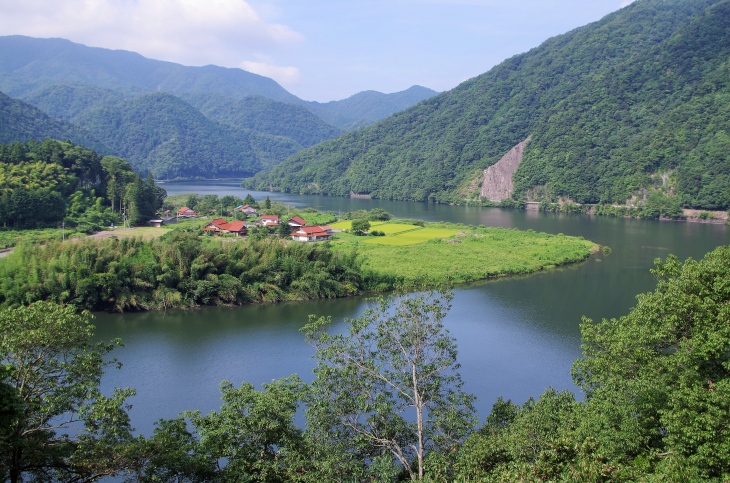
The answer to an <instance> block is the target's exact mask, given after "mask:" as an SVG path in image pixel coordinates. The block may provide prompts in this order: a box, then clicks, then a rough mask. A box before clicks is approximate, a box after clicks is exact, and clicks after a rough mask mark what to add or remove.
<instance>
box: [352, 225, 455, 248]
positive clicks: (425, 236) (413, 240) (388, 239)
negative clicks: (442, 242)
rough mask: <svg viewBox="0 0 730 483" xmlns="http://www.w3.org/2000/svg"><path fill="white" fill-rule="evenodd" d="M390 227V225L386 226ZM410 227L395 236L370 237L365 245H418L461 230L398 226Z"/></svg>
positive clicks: (449, 235)
mask: <svg viewBox="0 0 730 483" xmlns="http://www.w3.org/2000/svg"><path fill="white" fill-rule="evenodd" d="M385 226H388V225H385ZM398 226H405V227H408V228H407V231H405V233H401V232H395V233H393V234H388V232H387V231H386V234H388V236H379V237H368V238H367V239H366V240H364V243H367V244H371V245H392V246H405V245H416V244H418V243H424V242H427V241H429V240H434V239H439V238H448V237H451V236H454V235H456V234H457V233H459V230H455V229H448V228H421V227H418V226H413V225H398ZM382 228H383V227H378V230H381V231H384V230H382Z"/></svg>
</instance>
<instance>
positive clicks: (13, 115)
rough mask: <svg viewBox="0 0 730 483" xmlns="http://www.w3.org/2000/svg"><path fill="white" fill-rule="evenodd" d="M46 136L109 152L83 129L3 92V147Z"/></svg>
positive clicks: (0, 113) (0, 95)
mask: <svg viewBox="0 0 730 483" xmlns="http://www.w3.org/2000/svg"><path fill="white" fill-rule="evenodd" d="M47 137H51V138H56V139H69V140H71V141H74V142H76V143H79V144H83V145H84V146H87V147H89V148H91V149H96V150H101V151H105V150H106V149H107V148H106V147H105V146H104V145H103V144H102V143H101V142H99V140H98V139H96V138H94V136H92V135H91V134H90V133H89V132H87V131H86V130H84V129H83V128H79V127H78V126H74V125H72V124H70V123H68V122H65V121H60V120H57V119H53V118H52V117H50V116H49V115H47V114H46V113H44V112H43V111H41V110H40V109H38V108H36V107H34V106H32V105H30V104H28V103H26V102H23V101H20V100H17V99H12V98H10V97H8V96H6V95H5V94H3V93H2V92H0V144H7V143H11V142H13V141H20V142H25V141H28V140H30V139H41V140H42V139H43V138H47Z"/></svg>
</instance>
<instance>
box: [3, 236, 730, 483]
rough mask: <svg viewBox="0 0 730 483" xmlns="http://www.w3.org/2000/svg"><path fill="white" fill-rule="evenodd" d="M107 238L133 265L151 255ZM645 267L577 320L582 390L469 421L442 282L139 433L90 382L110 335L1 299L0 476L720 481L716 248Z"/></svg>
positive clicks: (728, 468)
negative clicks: (649, 283)
mask: <svg viewBox="0 0 730 483" xmlns="http://www.w3.org/2000/svg"><path fill="white" fill-rule="evenodd" d="M176 236H183V237H184V235H183V234H180V233H178V234H176ZM180 242H182V243H181V246H182V247H187V246H188V245H189V243H190V241H189V240H188V241H185V240H180ZM113 243H114V245H111V244H110V245H108V246H106V248H105V249H107V250H116V249H118V247H119V246H120V245H122V244H124V245H125V246H126V249H128V250H138V252H139V255H135V256H134V257H135V258H136V259H137V262H139V263H142V262H143V260H144V259H147V260H152V258H153V257H154V256H155V255H154V250H151V249H149V248H144V247H143V246H142V245H140V244H139V243H138V242H135V241H126V242H125V241H124V240H121V241H114V242H113ZM55 249H56V250H57V249H58V248H55ZM276 250H278V249H277V248H275V247H274V251H276ZM297 250H304V251H305V252H306V251H309V250H316V249H315V248H310V247H305V246H304V245H299V246H298V247H297ZM167 251H168V252H169V250H167ZM265 251H269V249H268V248H266V249H265ZM300 255H304V252H300ZM169 256H170V257H171V259H174V256H175V255H174V254H172V253H170V255H169ZM304 258H307V256H304ZM209 263H215V262H214V261H213V260H211V261H210V262H209ZM314 263H315V265H316V263H317V262H314ZM82 264H83V263H82ZM173 265H174V260H173ZM202 265H204V264H195V266H196V267H197V268H195V269H196V270H197V269H203V270H204V269H205V268H204V267H202ZM292 266H294V265H292ZM191 269H193V267H192V266H191ZM177 271H178V269H177V268H176V267H170V270H169V271H168V272H165V275H164V277H167V276H168V275H167V274H170V275H171V276H174V275H175V274H176V273H177ZM652 272H653V274H654V276H655V277H656V278H657V286H656V290H655V291H653V292H650V293H646V294H641V295H639V296H638V297H637V304H636V306H635V307H634V308H633V309H631V311H630V312H629V313H628V314H627V315H625V316H622V317H620V318H618V319H610V320H603V321H601V322H593V321H591V320H584V322H583V324H582V327H581V330H582V341H583V345H582V350H583V356H582V357H581V358H580V359H579V360H578V361H576V363H575V365H574V368H573V376H574V380H575V382H576V384H577V385H578V386H579V387H580V388H581V390H582V391H583V395H584V397H583V398H582V400H579V398H577V397H576V395H575V394H573V393H571V392H569V391H556V390H554V389H548V390H547V391H545V392H544V393H543V394H542V395H541V396H540V397H539V398H538V399H530V400H528V401H527V402H526V403H525V404H523V405H521V406H518V405H516V404H514V403H512V402H511V401H505V400H503V399H501V398H500V399H498V400H497V402H496V403H495V404H494V406H493V409H492V412H491V413H490V414H489V415H488V416H487V418H486V421H485V422H484V424H482V425H478V424H477V421H476V417H475V412H474V406H473V403H474V399H475V398H474V396H473V395H471V394H468V393H466V392H465V391H464V390H463V381H462V380H461V377H460V375H459V364H458V361H457V347H456V345H455V342H454V339H453V338H452V337H451V336H450V335H449V333H448V331H447V330H446V329H445V328H444V326H443V324H442V321H443V319H444V316H445V315H446V313H447V312H448V310H449V308H450V302H451V295H450V294H449V293H448V292H426V291H422V292H420V293H418V294H415V295H397V296H395V297H393V298H390V299H387V298H386V299H381V300H380V301H379V302H378V303H376V304H375V305H374V306H372V307H371V308H370V309H369V310H367V311H366V312H365V313H364V314H363V315H361V316H360V317H358V318H357V319H354V320H350V321H348V328H347V330H346V331H345V332H344V333H342V332H338V333H331V332H330V331H329V326H330V323H331V321H330V320H329V319H328V318H324V317H322V318H319V319H318V318H316V317H315V316H311V317H310V319H309V323H308V324H307V325H306V326H304V327H303V328H302V332H303V333H304V334H303V337H304V338H306V340H307V341H308V342H309V343H310V344H311V345H312V346H313V348H314V349H315V359H316V366H315V369H314V379H313V380H312V382H311V383H309V384H307V383H305V382H303V380H302V379H301V378H300V377H299V376H297V375H296V374H295V375H292V376H289V377H285V378H283V379H279V380H274V381H271V382H270V383H267V384H264V385H263V388H262V389H260V390H257V389H256V388H255V387H254V386H253V385H252V384H249V383H246V382H244V383H242V384H241V385H240V387H235V386H234V385H233V384H231V383H230V382H228V381H223V382H222V383H221V393H222V395H221V398H222V405H221V407H220V410H218V411H213V412H211V413H208V414H202V413H201V412H199V411H195V410H192V411H187V412H184V413H182V414H181V415H180V416H179V417H177V418H174V419H169V420H160V421H159V422H158V423H157V425H156V429H155V431H154V433H153V434H152V435H149V436H147V437H144V436H136V435H135V434H134V432H133V429H132V427H131V424H130V420H129V416H128V414H127V411H128V409H129V406H128V405H127V403H126V399H127V398H128V397H130V396H132V395H133V394H134V391H133V390H131V389H117V390H116V391H115V392H114V394H113V395H102V394H101V393H100V392H99V390H98V387H99V381H100V378H101V377H102V375H103V373H104V370H105V368H106V367H108V366H109V365H111V364H113V363H114V362H115V361H114V360H110V359H109V357H108V353H109V351H111V350H112V349H113V347H114V343H112V344H103V343H102V344H96V345H95V344H92V343H91V342H90V340H91V337H92V330H93V327H91V326H89V325H88V321H89V315H88V313H86V312H82V313H81V314H79V313H78V312H77V311H76V309H75V308H74V307H73V306H65V307H64V306H60V305H57V304H54V303H52V302H36V303H33V304H30V305H27V306H26V305H24V306H21V307H19V308H15V309H4V310H0V334H2V336H1V337H0V360H2V361H3V365H2V366H0V408H2V411H0V420H1V421H2V424H0V480H2V481H10V482H12V483H15V482H19V481H23V480H24V479H28V480H29V481H30V479H33V478H37V479H42V480H43V481H79V482H91V481H95V480H96V479H98V478H99V477H101V476H105V475H118V476H119V477H122V478H126V479H127V481H141V482H156V481H188V482H203V481H206V482H211V481H221V482H225V481H260V482H264V481H266V482H285V481H286V482H297V481H298V482H318V481H323V480H324V481H344V482H357V481H389V482H395V481H403V480H407V479H410V480H417V481H433V482H436V481H439V482H440V481H474V482H477V481H480V482H492V481H494V482H503V481H596V482H598V481H603V482H609V481H610V482H627V481H637V482H638V481H642V482H654V481H656V482H659V481H710V482H718V483H719V482H722V481H727V479H728V478H729V477H730V456H728V455H729V454H730V452H729V451H728V444H729V443H728V441H730V438H728V436H729V434H728V426H727V423H728V418H730V405H729V404H728V401H730V393H729V391H730V389H729V387H730V386H729V384H728V383H729V381H730V378H728V371H729V370H730V359H729V354H730V342H729V341H730V333H728V331H729V330H730V329H729V327H730V323H728V322H730V321H729V320H728V310H727V308H728V304H729V303H730V293H729V292H728V290H727V285H728V284H727V280H729V279H730V248H729V247H719V248H717V249H715V250H714V251H713V252H711V253H709V254H707V255H706V256H705V257H704V259H702V260H700V261H694V260H691V259H690V260H688V261H687V262H685V263H681V262H680V261H679V260H677V259H676V258H675V257H672V256H670V257H668V258H667V259H666V260H665V261H664V262H659V261H658V262H657V265H656V267H655V269H654V270H653V271H652ZM221 278H222V277H221ZM230 278H233V277H230ZM219 281H220V282H221V283H223V282H224V281H223V280H222V279H221V280H219ZM60 282H61V281H60V279H59V283H60ZM210 282H211V283H213V282H215V279H210ZM229 282H230V280H229V281H226V282H225V283H229ZM231 293H233V292H232V291H231ZM116 343H117V344H118V343H119V342H118V341H117V342H116ZM50 380H52V381H53V383H52V384H49V383H48V381H50ZM302 415H303V416H304V422H301V416H302ZM70 428H74V430H73V431H69V429H70Z"/></svg>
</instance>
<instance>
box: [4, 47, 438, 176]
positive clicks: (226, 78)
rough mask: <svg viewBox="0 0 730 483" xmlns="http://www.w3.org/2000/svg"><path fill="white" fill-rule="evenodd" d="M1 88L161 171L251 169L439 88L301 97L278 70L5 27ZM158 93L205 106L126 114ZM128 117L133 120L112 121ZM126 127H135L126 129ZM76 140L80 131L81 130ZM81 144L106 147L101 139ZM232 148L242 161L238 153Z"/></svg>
mask: <svg viewBox="0 0 730 483" xmlns="http://www.w3.org/2000/svg"><path fill="white" fill-rule="evenodd" d="M3 89H4V90H5V92H7V93H8V94H9V95H10V96H14V97H18V98H20V99H21V100H24V101H26V102H28V103H30V104H32V105H34V106H36V107H38V108H40V109H41V110H43V111H44V112H45V113H46V114H49V115H50V116H52V117H56V118H58V119H62V120H64V121H68V122H70V123H72V124H75V125H83V126H85V127H87V128H89V129H91V131H92V134H93V136H95V137H98V138H100V139H105V140H106V142H107V144H108V146H109V148H110V149H105V150H103V152H105V153H108V154H114V155H118V156H122V157H125V158H127V159H128V160H129V162H131V163H132V164H133V165H134V166H135V167H136V168H137V169H142V170H146V169H148V170H151V171H152V172H154V173H155V175H156V176H161V177H180V178H194V177H201V176H202V177H210V176H227V177H241V176H248V175H251V174H252V173H254V172H256V171H258V170H259V169H261V168H265V167H270V166H273V165H275V164H277V163H279V162H281V161H282V160H284V159H285V158H287V157H288V156H290V155H292V154H294V153H296V152H298V151H300V150H301V149H303V148H306V147H309V146H313V145H315V144H317V143H319V142H322V141H324V140H327V139H330V138H333V137H336V136H339V135H340V134H342V133H343V132H344V130H349V129H355V128H357V127H359V126H362V125H366V124H371V123H373V122H375V121H376V120H378V119H381V118H383V117H385V116H387V115H389V114H392V113H393V112H396V111H398V110H400V109H403V108H405V107H409V106H411V105H413V104H415V103H417V102H419V101H420V100H421V99H424V98H426V97H429V96H430V95H432V94H434V93H435V92H434V91H431V90H430V89H426V88H422V87H414V88H411V89H408V90H406V91H403V92H400V93H395V94H380V93H375V92H372V91H369V92H368V93H362V95H358V94H356V95H355V96H352V97H351V98H350V99H346V100H344V101H333V102H331V103H327V104H320V103H316V102H307V101H303V100H301V99H299V98H298V97H296V96H294V95H292V94H290V93H289V92H287V91H286V90H285V89H284V88H282V87H281V86H279V85H278V84H277V83H276V82H275V81H273V80H272V79H269V78H266V77H262V76H258V75H256V74H252V73H249V72H246V71H243V70H240V69H226V68H222V67H217V66H205V67H186V66H183V65H179V64H174V63H171V62H161V61H157V60H152V59H147V58H145V57H143V56H141V55H139V54H136V53H134V52H126V51H113V50H108V49H100V48H92V47H86V46H84V45H80V44H75V43H73V42H70V41H68V40H63V39H35V38H30V37H23V36H6V37H2V36H0V90H3ZM154 93H160V94H168V95H174V96H175V97H177V98H180V99H182V100H183V101H185V102H187V105H192V106H194V108H195V109H197V110H199V111H200V112H199V113H192V112H191V111H189V110H188V109H187V108H184V109H182V108H181V106H180V105H179V104H178V108H180V112H181V114H185V115H190V116H192V119H194V120H195V121H194V122H195V123H196V124H197V125H198V128H196V129H193V130H191V131H185V132H184V134H183V132H181V131H180V130H179V127H180V126H181V125H183V124H186V123H187V122H188V121H185V120H180V119H176V118H175V116H174V115H173V114H172V111H170V110H169V109H170V108H171V106H172V104H174V103H173V102H172V101H171V102H170V103H168V107H167V109H168V114H167V115H166V116H164V117H157V118H156V120H155V121H154V122H152V124H151V125H149V126H146V125H144V123H145V122H146V121H147V120H150V121H151V118H149V117H145V116H139V115H138V116H133V117H134V119H133V120H132V119H129V118H128V117H127V116H128V114H129V112H128V109H129V108H130V107H129V106H131V105H135V106H137V107H136V108H135V109H140V108H141V107H140V106H141V104H143V103H144V102H149V101H150V100H151V99H153V98H154V96H151V94H154ZM151 109H153V108H151V107H150V106H148V107H147V108H145V109H144V110H145V111H147V112H148V113H151ZM350 111H351V112H350ZM201 113H202V115H203V116H205V117H207V118H208V121H213V122H214V123H216V124H217V125H218V127H212V126H211V125H208V126H207V127H206V128H205V129H203V128H202V126H203V125H205V124H207V121H202V120H200V114H201ZM33 116H34V117H38V116H36V115H35V114H34V115H33ZM323 118H325V119H327V121H325V120H323ZM126 120H130V121H132V122H133V124H134V126H125V127H123V128H122V129H121V130H116V129H114V128H110V126H116V125H119V123H120V122H123V121H124V122H126ZM190 122H193V121H190ZM77 130H78V131H82V130H83V129H77ZM161 130H162V131H165V132H167V133H168V134H169V133H177V134H176V142H175V143H173V144H174V147H171V146H168V145H166V144H165V142H164V139H168V140H169V139H170V138H169V136H168V135H167V134H162V133H161ZM211 130H212V131H216V133H215V134H213V135H212V137H210V136H209V139H206V140H203V139H199V138H198V136H199V135H203V133H207V134H205V135H210V134H211V132H212V131H211ZM130 131H137V133H136V135H135V136H132V137H126V136H121V133H123V132H124V133H128V132H130ZM58 132H59V129H58V128H53V129H51V128H49V129H46V130H43V129H41V130H38V129H35V130H33V134H32V136H30V137H29V135H27V134H18V133H15V131H13V130H12V129H7V130H6V132H4V133H0V136H3V139H5V141H6V142H11V141H25V140H27V139H31V138H32V139H36V140H39V141H40V140H42V139H44V138H46V137H50V138H58V137H59V135H58ZM141 132H144V134H140V133H141ZM65 137H68V136H63V137H62V138H65ZM111 138H114V139H111ZM148 138H158V139H157V140H154V139H148ZM73 139H74V140H81V138H80V137H79V136H78V135H75V136H74V137H73ZM140 140H141V143H140ZM84 144H85V145H88V146H92V147H95V148H97V149H99V148H101V144H100V143H97V144H94V145H92V144H89V143H84ZM161 145H163V147H162V148H161V149H162V152H152V150H153V149H155V150H157V151H159V149H158V146H161ZM234 146H235V147H234ZM231 150H233V152H231ZM174 156H179V157H180V158H181V160H182V163H181V166H180V167H179V168H175V167H174V166H173V165H174V164H175V161H173V160H172V159H171V158H172V157H174ZM231 156H235V157H238V158H239V160H238V161H237V162H233V161H231ZM193 158H196V159H204V160H206V161H205V162H204V163H203V164H204V165H205V166H200V167H199V168H200V169H197V168H196V164H195V163H191V162H190V160H191V159H193ZM219 163H220V165H218V164H219Z"/></svg>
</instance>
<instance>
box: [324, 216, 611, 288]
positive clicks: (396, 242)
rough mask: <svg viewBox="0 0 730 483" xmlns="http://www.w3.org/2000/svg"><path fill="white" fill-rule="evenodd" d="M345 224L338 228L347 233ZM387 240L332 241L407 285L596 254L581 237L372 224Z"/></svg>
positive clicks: (343, 237)
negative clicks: (412, 282) (422, 280)
mask: <svg viewBox="0 0 730 483" xmlns="http://www.w3.org/2000/svg"><path fill="white" fill-rule="evenodd" d="M347 223H349V222H343V223H341V224H339V225H337V224H335V225H334V226H335V227H340V228H344V229H347ZM371 230H376V231H379V232H384V233H385V234H386V235H385V236H377V237H375V236H368V237H359V236H355V235H352V234H348V233H340V234H338V235H337V237H336V239H335V240H334V241H333V242H332V245H333V248H334V249H335V250H338V251H343V250H349V249H350V248H351V247H353V246H354V247H356V248H357V251H358V254H360V255H361V256H362V257H363V259H364V262H363V267H364V268H365V269H369V270H372V271H374V272H375V273H377V274H378V275H381V276H386V277H388V278H391V277H392V278H400V279H402V280H403V281H404V282H406V283H408V282H411V281H413V280H416V279H422V278H426V279H430V280H433V281H434V282H438V283H441V282H445V283H464V282H472V281H476V280H482V279H486V278H490V277H497V276H503V275H515V274H525V273H531V272H536V271H540V270H544V269H549V268H553V267H556V266H560V265H566V264H569V263H575V262H579V261H582V260H585V259H586V258H588V257H589V256H590V254H591V253H593V252H595V251H597V250H598V248H599V247H598V245H596V244H595V243H593V242H591V241H588V240H585V239H583V238H578V237H570V236H563V235H550V234H547V233H537V232H534V231H533V230H527V231H520V230H516V229H506V228H496V227H473V226H467V225H456V224H451V223H424V226H414V225H409V224H403V223H399V222H398V221H397V220H396V221H394V222H390V223H373V224H372V225H371Z"/></svg>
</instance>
